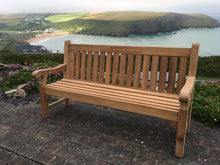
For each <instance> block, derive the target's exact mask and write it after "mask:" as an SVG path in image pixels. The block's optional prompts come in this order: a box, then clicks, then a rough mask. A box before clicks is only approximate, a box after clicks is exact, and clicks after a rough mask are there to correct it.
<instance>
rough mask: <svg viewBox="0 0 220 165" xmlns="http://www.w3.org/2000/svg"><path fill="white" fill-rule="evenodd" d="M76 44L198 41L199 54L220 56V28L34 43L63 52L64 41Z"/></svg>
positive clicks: (74, 37) (175, 44)
mask: <svg viewBox="0 0 220 165" xmlns="http://www.w3.org/2000/svg"><path fill="white" fill-rule="evenodd" d="M65 40H71V43H76V44H98V45H129V46H160V47H162V46H168V47H191V45H192V43H200V50H199V56H201V57H204V56H216V55H217V56H220V28H200V29H183V30H178V31H175V32H173V33H160V34H154V35H129V36H128V37H111V36H93V35H82V34H71V35H65V36H59V37H55V38H48V39H45V40H42V41H39V42H35V43H33V44H34V45H43V46H45V47H46V48H47V49H49V50H50V51H52V52H58V51H59V52H63V51H64V41H65Z"/></svg>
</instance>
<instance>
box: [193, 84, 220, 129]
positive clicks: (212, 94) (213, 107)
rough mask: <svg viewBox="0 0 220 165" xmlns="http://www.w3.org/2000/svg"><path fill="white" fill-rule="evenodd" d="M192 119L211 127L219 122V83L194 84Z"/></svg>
mask: <svg viewBox="0 0 220 165" xmlns="http://www.w3.org/2000/svg"><path fill="white" fill-rule="evenodd" d="M192 118H193V119H195V120H197V121H199V122H201V123H202V124H204V125H206V126H209V127H212V126H214V125H215V124H216V123H218V122H220V81H219V80H218V81H215V82H212V83H205V84H198V83H196V84H195V92H194V97H193V105H192Z"/></svg>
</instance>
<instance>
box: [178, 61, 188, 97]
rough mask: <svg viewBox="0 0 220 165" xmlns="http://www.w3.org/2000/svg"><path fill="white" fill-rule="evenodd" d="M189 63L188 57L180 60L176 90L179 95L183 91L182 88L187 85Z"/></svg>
mask: <svg viewBox="0 0 220 165" xmlns="http://www.w3.org/2000/svg"><path fill="white" fill-rule="evenodd" d="M187 63H188V58H186V57H181V58H180V63H179V73H178V81H177V88H176V93H177V94H179V93H180V90H181V89H182V87H183V86H184V84H185V80H186V72H187V66H188V65H187Z"/></svg>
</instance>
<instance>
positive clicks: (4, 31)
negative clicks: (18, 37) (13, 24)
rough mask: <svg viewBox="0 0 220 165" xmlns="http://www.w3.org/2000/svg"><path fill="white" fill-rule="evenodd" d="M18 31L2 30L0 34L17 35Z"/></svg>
mask: <svg viewBox="0 0 220 165" xmlns="http://www.w3.org/2000/svg"><path fill="white" fill-rule="evenodd" d="M17 32H18V31H15V30H1V29H0V33H17Z"/></svg>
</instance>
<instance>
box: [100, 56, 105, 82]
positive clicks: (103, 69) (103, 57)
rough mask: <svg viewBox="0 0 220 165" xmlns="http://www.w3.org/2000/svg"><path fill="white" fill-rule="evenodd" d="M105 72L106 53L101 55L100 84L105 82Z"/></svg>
mask: <svg viewBox="0 0 220 165" xmlns="http://www.w3.org/2000/svg"><path fill="white" fill-rule="evenodd" d="M104 71H105V53H104V52H101V54H100V66H99V83H101V84H102V83H103V82H104Z"/></svg>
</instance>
